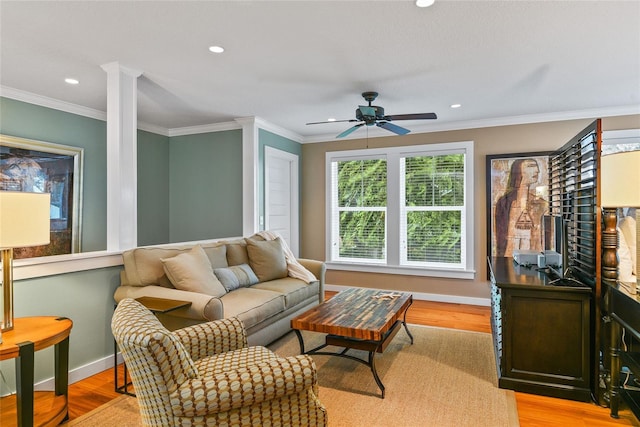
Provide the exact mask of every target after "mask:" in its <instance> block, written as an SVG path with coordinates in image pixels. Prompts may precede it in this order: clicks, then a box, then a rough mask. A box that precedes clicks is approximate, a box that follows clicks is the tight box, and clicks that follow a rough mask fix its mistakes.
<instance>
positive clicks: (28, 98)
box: [0, 85, 169, 136]
mask: <svg viewBox="0 0 640 427" xmlns="http://www.w3.org/2000/svg"><path fill="white" fill-rule="evenodd" d="M0 96H1V97H3V98H9V99H14V100H16V101H21V102H26V103H28V104H34V105H38V106H40V107H46V108H51V109H53V110H58V111H64V112H65V113H71V114H76V115H78V116H83V117H88V118H90V119H96V120H101V121H103V122H106V121H107V112H106V111H100V110H96V109H93V108H89V107H83V106H82V105H78V104H72V103H70V102H66V101H60V100H59V99H54V98H49V97H47V96H42V95H37V94H35V93H32V92H27V91H24V90H20V89H14V88H12V87H8V86H2V85H0ZM138 129H140V130H144V131H147V132H151V133H156V134H158V135H164V136H169V130H168V129H165V128H163V127H161V126H156V125H152V124H149V123H144V122H138Z"/></svg>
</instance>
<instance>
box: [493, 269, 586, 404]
mask: <svg viewBox="0 0 640 427" xmlns="http://www.w3.org/2000/svg"><path fill="white" fill-rule="evenodd" d="M489 267H490V274H491V293H492V301H491V303H492V319H491V327H492V333H493V340H494V347H495V353H496V364H497V368H498V383H499V386H500V387H501V388H508V389H511V390H516V391H521V392H526V393H533V394H540V395H546V396H552V397H559V398H565V399H573V400H580V401H590V400H591V371H592V357H591V356H592V351H591V349H592V345H593V344H592V342H591V300H592V290H591V288H590V287H588V286H583V285H581V284H580V283H577V282H569V281H565V282H564V283H565V284H564V285H559V284H558V283H560V282H553V280H552V279H550V278H549V277H547V275H546V274H545V273H544V272H540V271H537V270H536V268H535V267H530V268H526V267H523V266H519V265H517V264H516V263H514V262H513V259H512V258H496V259H494V260H492V261H490V262H489Z"/></svg>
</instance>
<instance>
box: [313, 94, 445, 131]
mask: <svg viewBox="0 0 640 427" xmlns="http://www.w3.org/2000/svg"><path fill="white" fill-rule="evenodd" d="M362 97H363V98H364V99H365V101H367V102H368V103H369V105H359V106H358V108H357V109H356V118H355V119H349V120H329V121H326V122H312V123H307V124H308V125H318V124H322V123H339V122H359V123H358V124H357V125H354V126H352V127H350V128H349V129H347V130H345V131H344V132H342V133H341V134H340V135H338V136H336V138H344V137H345V136H347V135H349V134H350V133H351V132H353V131H355V130H357V129H359V128H360V127H362V126H364V125H367V126H373V125H376V126H378V127H381V128H383V129H386V130H388V131H390V132H393V133H395V134H398V135H406V134H408V133H409V132H411V131H410V130H409V129H405V128H403V127H401V126H398V125H395V124H393V123H391V121H394V120H433V119H437V118H438V116H436V114H435V113H415V114H393V115H387V116H385V114H384V108H382V107H379V106H377V105H371V103H372V102H373V101H374V100H375V99H376V98H377V97H378V92H362Z"/></svg>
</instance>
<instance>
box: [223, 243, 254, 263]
mask: <svg viewBox="0 0 640 427" xmlns="http://www.w3.org/2000/svg"><path fill="white" fill-rule="evenodd" d="M226 247H227V264H228V265H229V266H233V265H242V264H249V255H248V254H247V244H246V243H245V242H244V241H242V242H238V243H235V242H234V243H227V245H226Z"/></svg>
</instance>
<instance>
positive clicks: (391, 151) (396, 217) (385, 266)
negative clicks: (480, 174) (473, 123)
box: [325, 141, 475, 279]
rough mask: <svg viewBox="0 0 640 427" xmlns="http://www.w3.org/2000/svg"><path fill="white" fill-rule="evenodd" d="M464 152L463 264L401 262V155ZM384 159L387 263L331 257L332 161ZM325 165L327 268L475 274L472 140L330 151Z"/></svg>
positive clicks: (455, 275)
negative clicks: (405, 263) (429, 265)
mask: <svg viewBox="0 0 640 427" xmlns="http://www.w3.org/2000/svg"><path fill="white" fill-rule="evenodd" d="M460 153H463V154H464V155H465V161H464V207H463V210H464V212H463V213H464V215H465V218H466V221H464V224H463V229H462V236H461V246H462V264H461V265H460V266H459V267H455V268H453V267H451V266H446V265H443V266H432V267H424V266H412V265H402V264H401V263H400V258H401V235H400V231H401V227H400V215H401V214H400V209H401V206H400V205H401V194H400V193H401V191H400V188H401V177H400V158H402V157H413V156H437V155H444V154H460ZM381 157H383V158H386V159H387V174H388V176H387V227H386V237H387V239H386V242H387V257H386V263H378V262H376V263H372V262H361V261H359V260H353V262H351V261H345V260H340V261H336V260H335V258H334V257H333V247H332V242H333V241H334V240H335V239H336V236H333V235H332V233H333V230H332V221H333V215H334V212H335V210H334V202H335V200H336V197H337V196H336V195H335V190H334V188H333V183H332V173H331V172H332V163H334V162H339V161H348V160H362V159H372V158H381ZM325 166H326V185H325V188H326V200H325V204H326V230H327V233H326V243H325V248H326V251H325V256H326V260H327V261H326V264H327V268H329V269H333V270H348V271H362V272H379V273H385V274H401V275H412V276H433V277H447V278H459V279H473V278H474V276H475V265H474V260H475V256H474V244H473V242H474V216H473V207H474V193H475V191H474V151H473V141H462V142H452V143H442V144H426V145H414V146H404V147H387V148H376V149H365V150H349V151H330V152H327V153H326V156H325Z"/></svg>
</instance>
